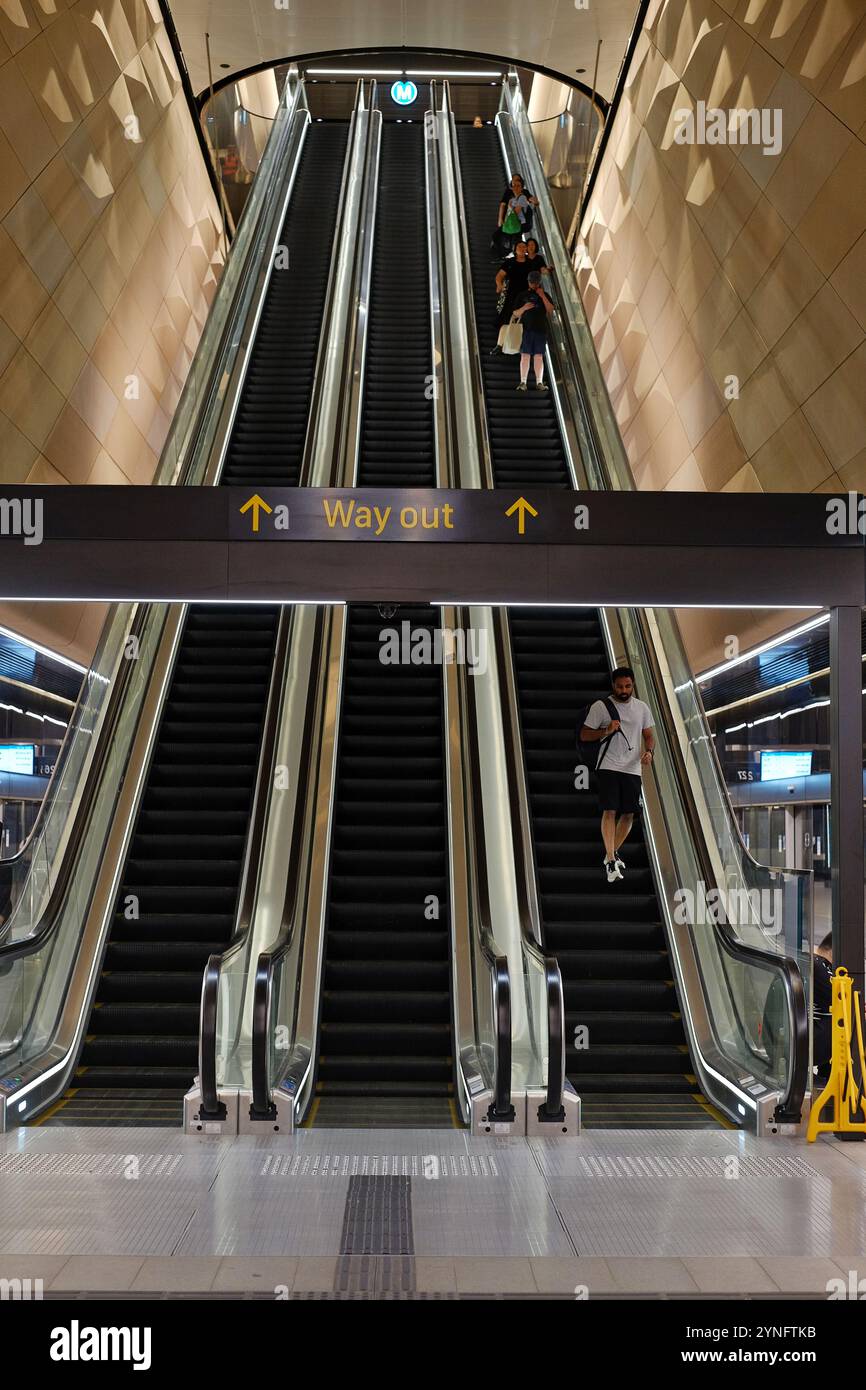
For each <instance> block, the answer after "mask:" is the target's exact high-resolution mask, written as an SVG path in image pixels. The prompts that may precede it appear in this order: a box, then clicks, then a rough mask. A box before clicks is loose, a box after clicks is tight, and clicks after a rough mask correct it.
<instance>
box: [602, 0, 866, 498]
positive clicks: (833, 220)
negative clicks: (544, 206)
mask: <svg viewBox="0 0 866 1390" xmlns="http://www.w3.org/2000/svg"><path fill="white" fill-rule="evenodd" d="M701 100H703V101H704V102H705V103H706V105H707V107H719V108H722V109H724V110H726V111H729V110H730V109H732V108H751V107H758V108H760V107H767V108H770V109H778V110H780V111H781V112H782V147H781V152H780V153H779V154H778V155H776V156H773V155H765V154H763V153H762V151H761V150H760V149H757V148H755V147H754V146H751V145H744V144H736V145H734V144H719V145H709V144H705V145H697V144H695V145H689V144H678V143H676V142H675V141H674V139H673V133H674V129H675V125H676V118H675V113H676V112H677V111H680V110H683V109H686V108H690V109H692V110H695V108H696V104H697V103H698V102H699V101H701ZM576 265H577V269H578V278H579V283H580V286H581V289H582V292H583V296H584V300H585V303H586V306H587V312H588V314H589V317H590V321H591V325H592V330H593V334H594V336H595V341H596V344H597V347H598V351H599V355H600V358H601V361H602V365H603V369H604V372H605V377H606V380H607V383H608V387H609V390H610V392H611V395H612V399H613V403H614V406H615V409H616V414H617V418H618V420H619V424H620V428H621V430H622V433H623V438H624V440H625V444H626V447H627V449H628V455H629V459H630V461H631V465H632V469H633V472H634V477H635V480H636V482H637V484H638V486H639V487H642V488H649V489H665V488H679V489H687V490H707V491H711V492H713V491H728V490H730V491H737V492H744V491H765V492H780V491H781V492H798V491H805V492H814V491H817V492H835V491H837V490H844V489H847V488H849V487H850V488H861V489H863V488H866V390H864V382H866V8H864V3H863V0H719V3H714V0H655V3H653V4H652V5H651V7H650V10H649V12H648V15H647V21H646V26H645V29H644V32H643V34H642V35H641V38H640V41H639V45H638V48H637V51H636V54H635V57H634V61H633V63H632V67H631V71H630V76H629V80H628V86H627V88H626V90H625V92H624V95H623V100H622V103H621V106H620V109H619V112H618V114H617V117H616V120H615V124H614V127H613V129H612V133H611V138H610V141H609V143H608V146H607V150H606V153H605V158H604V163H603V165H602V167H601V170H600V173H599V177H598V180H597V182H596V186H595V189H594V191H593V196H592V199H591V203H590V205H589V207H588V209H587V214H586V216H585V219H584V223H583V226H582V237H581V242H580V245H579V247H578V254H577V260H576ZM731 376H736V377H737V378H738V379H739V399H727V398H726V395H725V388H726V379H727V378H729V377H731Z"/></svg>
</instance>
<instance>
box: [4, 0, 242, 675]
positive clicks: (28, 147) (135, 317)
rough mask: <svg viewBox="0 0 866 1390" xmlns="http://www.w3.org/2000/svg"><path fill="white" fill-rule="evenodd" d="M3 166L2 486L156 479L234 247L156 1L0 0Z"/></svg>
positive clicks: (67, 643)
mask: <svg viewBox="0 0 866 1390" xmlns="http://www.w3.org/2000/svg"><path fill="white" fill-rule="evenodd" d="M0 166H2V169H3V179H2V181H0V484H2V483H4V482H6V483H46V484H50V483H58V484H62V483H76V484H85V483H93V484H95V483H121V484H122V483H149V482H150V481H151V478H152V477H153V473H154V469H155V468H156V464H157V461H158V458H159V454H160V451H161V449H162V446H163V443H164V441H165V437H166V434H167V431H168V428H169V425H170V422H171V418H172V414H173V412H174V409H175V406H176V405H177V401H178V398H179V396H180V392H181V389H182V386H183V382H184V380H185V377H186V373H187V370H188V368H189V364H190V361H191V360H192V355H193V353H194V351H195V348H196V345H197V343H198V339H199V335H200V333H201V329H202V326H203V324H204V321H205V318H206V316H207V313H208V308H209V305H210V301H211V299H212V296H213V292H214V289H215V287H216V283H217V280H218V278H219V273H220V270H221V266H222V260H223V252H222V244H221V239H220V226H219V212H218V208H217V205H216V202H215V199H214V196H213V192H212V189H211V186H210V183H209V181H208V178H207V173H206V169H205V166H204V163H203V160H202V156H201V152H200V147H199V145H198V143H197V140H196V136H195V130H194V127H193V123H192V118H191V116H190V113H189V110H188V108H187V105H186V102H185V99H184V96H183V91H182V88H181V83H180V78H179V75H178V71H177V67H176V65H175V62H174V57H173V54H172V51H171V46H170V44H169V42H168V38H167V35H166V32H165V28H164V26H163V24H162V21H161V17H160V12H159V6H158V5H157V3H156V0H71V3H70V0H0ZM14 613H17V615H18V619H19V621H18V627H19V630H22V631H32V635H34V636H36V635H37V632H36V625H38V629H39V636H40V640H42V641H50V640H51V632H52V631H53V632H54V635H55V639H56V642H57V645H58V646H60V647H62V648H63V649H64V650H69V651H70V652H72V653H73V654H75V652H76V651H78V652H79V653H80V654H83V655H86V654H87V651H86V648H87V644H88V643H89V642H90V640H91V639H92V636H93V632H94V626H93V623H92V621H90V620H88V621H84V620H83V618H82V617H81V615H80V614H72V613H69V612H67V613H66V614H65V616H64V617H63V618H62V621H61V618H60V617H59V615H58V614H59V610H57V609H55V608H53V607H48V608H44V609H43V610H42V612H41V614H40V615H38V616H36V615H33V617H32V618H31V617H30V616H29V615H28V613H27V612H26V610H24V611H22V609H21V606H19V605H15V606H12V607H11V608H10V606H8V605H7V606H6V607H5V608H4V621H6V622H7V623H10V624H11V625H13V626H14V625H15V624H14V623H13V615H14ZM46 622H47V623H48V624H49V630H48V631H46Z"/></svg>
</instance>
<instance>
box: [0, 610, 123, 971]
mask: <svg viewBox="0 0 866 1390" xmlns="http://www.w3.org/2000/svg"><path fill="white" fill-rule="evenodd" d="M148 611H149V610H148V606H147V605H146V604H139V605H138V609H137V612H136V613H135V616H134V618H133V620H132V623H131V625H130V630H129V636H128V637H127V639H126V640H127V642H128V641H129V639H130V638H136V639H137V638H139V637H140V636H141V633H142V631H143V628H144V624H145V622H146V620H147V615H148ZM135 666H136V664H135V662H134V661H124V662H123V665H122V667H121V670H120V672H119V673H118V675H117V676H116V678H115V681H114V687H113V689H112V691H111V694H110V695H109V703H108V709H107V711H106V714H105V720H104V724H103V727H102V730H101V732H100V736H99V740H98V742H97V746H96V751H95V753H94V755H93V758H92V760H91V763H90V766H89V768H88V770H87V775H86V778H85V783H84V790H83V792H82V795H81V797H80V799H79V802H78V806H77V808H76V811H75V820H74V822H73V827H72V831H71V833H70V835H69V838H68V840H67V842H66V845H65V847H64V850H63V857H62V859H61V861H60V869H59V871H58V874H57V878H56V880H55V882H54V884H53V886H52V888H51V893H50V896H49V899H48V904H47V906H46V908H45V911H44V912H43V914H42V916H41V917H40V919H39V922H38V924H37V926H36V928H35V930H34V931H32V932H31V933H30V934H29V935H28V936H26V937H21V938H19V939H18V940H15V941H6V942H4V943H2V944H0V969H2V968H3V967H4V966H8V965H9V963H10V962H11V961H14V960H18V959H20V958H21V957H22V956H28V955H31V954H32V953H33V952H34V951H38V950H40V949H41V947H42V946H43V945H44V944H45V942H46V940H47V939H48V937H49V936H51V934H52V933H53V931H54V929H55V927H56V925H57V920H58V918H59V916H60V911H61V908H62V906H63V904H64V902H65V901H66V893H67V890H68V887H69V882H70V879H71V877H72V871H73V868H74V866H75V863H76V861H77V858H78V855H79V853H80V851H81V846H82V843H83V841H84V837H85V834H86V830H87V826H88V824H89V821H90V813H91V811H92V809H93V805H94V802H95V800H96V797H97V794H98V792H99V789H100V786H101V781H102V773H103V770H104V768H105V764H106V762H107V760H108V757H109V754H110V753H111V750H112V748H113V745H114V733H115V731H116V729H117V726H118V723H119V721H120V718H121V714H122V712H123V707H124V704H125V699H126V692H127V689H128V687H129V682H130V680H131V678H132V675H133V672H134V671H135ZM43 805H45V803H44V802H43ZM31 838H32V837H31ZM7 862H10V861H7ZM10 920H11V918H10Z"/></svg>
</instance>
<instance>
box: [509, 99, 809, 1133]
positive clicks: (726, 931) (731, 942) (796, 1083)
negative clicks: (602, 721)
mask: <svg viewBox="0 0 866 1390" xmlns="http://www.w3.org/2000/svg"><path fill="white" fill-rule="evenodd" d="M511 97H512V87H511V85H510V84H509V81H508V79H507V78H506V79H504V81H503V100H504V102H505V103H506V104H508V103H509V100H510V98H511ZM503 119H504V120H506V121H507V122H508V123H509V125H510V127H511V130H512V135H513V138H514V140H515V142H516V144H517V145H518V147H519V148H520V150H521V151H522V153H523V154H524V155H525V156H527V155H529V156H530V157H529V164H532V159H531V152H529V151H527V148H526V144H525V142H524V140H523V136H522V132H521V130H520V128H519V126H518V123H517V122H516V121H515V120H514V117H513V116H512V114H511V112H510V111H509V110H507V109H503V110H500V112H499V114H498V116H497V121H499V122H501V121H503ZM536 160H537V151H536ZM524 162H525V161H524ZM536 182H537V183H538V190H537V193H536V197H538V199H539V206H538V207H537V208H536V219H537V220H538V222H540V226H541V229H542V231H543V232H544V233H546V236H545V237H544V241H543V243H542V244H543V245H546V246H548V247H549V244H550V235H551V232H550V228H549V227H548V221H550V223H551V226H553V227H554V228H555V227H556V226H557V225H558V224H557V223H556V219H555V213H553V211H552V203H551V201H550V197H549V193H548V190H547V187H546V184H545V182H544V179H543V177H542V179H541V180H540V181H538V180H536ZM545 214H546V215H545ZM538 240H539V241H540V242H541V241H542V237H540V236H539V238H538ZM553 276H554V283H555V284H556V283H558V277H557V269H556V265H555V264H554V267H553ZM557 302H558V303H559V304H564V303H565V302H566V297H565V296H564V295H561V294H560V295H558V296H557ZM560 318H561V319H562V320H564V323H565V326H566V329H567V330H568V333H569V337H570V338H571V340H572V352H571V353H570V354H569V355H570V358H571V361H570V363H569V364H568V366H569V367H570V368H571V370H573V371H574V373H575V375H577V373H578V365H577V364H579V363H581V355H580V352H579V351H578V350H577V344H576V340H575V338H574V334H573V327H574V326H573V325H572V323H571V316H570V315H568V314H563V315H560ZM562 365H566V364H562ZM598 377H599V382H598V384H597V392H604V391H606V388H605V385H604V380H603V377H602V375H601V368H600V367H598ZM580 394H581V398H582V399H583V400H585V401H586V402H587V403H588V409H587V412H586V421H585V423H586V425H587V427H588V431H589V436H590V442H591V444H592V446H593V452H594V455H595V459H594V461H595V463H596V466H597V468H598V469H599V472H600V474H601V476H602V477H603V478H604V480H605V481H606V482H610V478H609V476H608V471H607V467H606V461H605V457H604V451H603V449H601V447H600V445H599V437H598V431H597V429H596V407H595V404H594V400H595V394H594V393H593V392H592V391H590V390H588V389H587V390H585V391H583V392H581V393H580ZM629 478H630V471H629ZM631 485H632V487H633V486H634V482H633V479H632V480H631ZM636 614H637V622H638V628H639V631H640V634H641V640H642V644H643V648H644V655H645V658H646V659H647V662H648V664H649V665H650V667H651V669H652V670H653V679H654V682H655V683H656V688H657V690H659V691H663V690H664V689H665V685H664V683H663V681H662V677H661V671H660V669H659V666H658V661H657V658H656V656H655V651H654V647H653V643H652V640H651V638H650V635H649V631H648V624H647V619H646V615H645V614H644V612H643V611H642V610H640V609H638V610H636ZM658 682H661V684H658ZM695 694H696V695H697V697H698V704H699V710H700V712H701V714H703V705H702V702H701V701H700V692H699V691H698V690H697V689H696V690H695ZM657 703H658V705H659V708H660V710H661V713H662V718H663V720H664V721H665V727H666V730H667V732H668V737H669V741H670V746H671V748H672V750H673V753H674V762H675V764H676V767H675V772H676V775H677V782H678V785H679V787H680V800H681V802H682V805H683V807H684V809H685V812H686V815H687V817H688V819H689V824H690V828H691V830H692V839H693V843H694V847H695V850H696V852H697V854H698V857H699V860H700V862H701V867H702V872H703V873H705V874H706V875H707V877H706V880H705V881H706V882H707V883H713V882H715V880H716V877H717V875H716V872H715V869H714V866H713V865H712V861H711V857H710V855H709V852H708V849H707V846H706V843H705V833H704V828H703V826H701V824H700V820H699V817H698V814H697V808H696V806H695V804H694V802H693V798H692V797H691V796H690V795H689V786H690V784H689V779H688V769H687V767H686V765H685V761H684V759H683V756H682V749H681V745H680V742H679V739H678V737H677V736H676V729H675V727H674V721H673V714H672V711H671V710H670V708H669V706H668V702H667V701H666V700H659V701H658V702H657ZM703 717H704V719H705V718H706V716H705V715H703ZM709 747H710V749H711V756H712V757H713V759H714V760H715V767H716V770H717V775H718V779H719V782H720V785H721V787H722V788H724V790H725V794H726V795H727V788H726V787H725V783H724V778H723V777H722V776H721V769H720V766H719V764H718V755H717V753H716V749H715V746H714V745H713V744H712V742H711V741H710V743H709ZM727 807H728V812H729V816H730V822H731V829H732V831H733V833H734V835H735V837H736V840H737V841H738V844H739V846H740V847H741V849H742V851H743V857H744V858H746V859H747V860H748V861H749V862H750V863H751V864H752V865H753V866H754V867H755V869H756V871H757V872H761V873H765V874H767V875H769V876H772V877H776V876H778V875H780V874H781V873H782V871H781V870H774V869H772V868H769V867H766V866H763V865H760V864H758V862H757V861H756V860H755V859H754V857H753V856H752V855H751V854H750V853H749V851H748V850H747V849H746V846H745V844H744V843H743V839H742V832H741V830H740V827H739V824H738V822H737V820H736V817H735V816H734V815H733V809H732V807H731V802H730V797H729V796H727ZM784 872H786V873H787V872H788V871H787V870H785V871H784ZM790 872H791V873H792V875H798V876H802V877H803V878H806V879H809V878H811V877H812V874H811V871H810V870H807V869H798V870H791V871H790ZM712 927H713V931H714V934H715V936H716V939H717V940H718V942H719V944H720V946H721V947H722V949H723V950H724V951H725V953H726V954H727V955H728V956H730V957H731V958H733V959H735V960H738V961H740V962H741V963H743V964H748V965H759V966H761V967H762V968H765V969H769V970H772V971H774V972H775V973H776V974H777V975H779V977H780V978H781V979H782V982H783V987H784V990H785V998H786V1004H787V1008H788V1015H789V1023H790V1027H791V1040H792V1057H791V1067H790V1077H789V1086H788V1091H787V1093H786V1096H785V1099H784V1101H783V1102H782V1105H781V1106H780V1107H779V1112H780V1114H781V1113H782V1112H784V1115H785V1117H786V1118H787V1117H788V1116H791V1115H794V1114H796V1115H797V1117H799V1113H800V1108H801V1105H802V1100H803V1097H804V1095H805V1091H806V1086H807V1082H808V1052H809V1019H808V1009H807V1006H806V997H805V990H804V987H803V978H802V975H801V973H800V970H799V968H798V966H797V964H796V962H795V961H794V960H793V959H791V958H790V957H788V956H781V955H780V954H779V953H777V952H774V951H769V950H763V949H761V948H760V947H757V946H753V945H750V944H748V943H746V942H744V941H742V940H740V938H739V937H738V936H737V935H736V933H735V932H734V931H733V929H732V926H731V924H730V923H728V922H725V923H719V922H717V921H715V920H713V922H712Z"/></svg>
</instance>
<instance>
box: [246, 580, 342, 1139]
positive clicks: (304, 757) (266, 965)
mask: <svg viewBox="0 0 866 1390" xmlns="http://www.w3.org/2000/svg"><path fill="white" fill-rule="evenodd" d="M324 638H325V609H324V608H322V607H321V606H320V607H318V608H317V609H316V624H315V630H314V636H313V643H312V653H311V659H310V673H311V674H310V679H309V681H308V682H307V698H306V702H305V705H304V723H303V732H302V735H301V747H300V754H299V758H298V767H299V768H300V769H306V770H307V772H308V782H307V797H306V798H305V799H304V801H303V803H302V804H301V805H299V806H298V807H296V809H295V816H294V820H293V824H292V842H291V846H290V849H289V861H288V873H287V876H286V892H285V896H284V899H283V907H282V911H281V914H280V928H279V931H278V933H277V937H276V940H275V941H274V943H273V944H272V945H271V946H269V947H268V949H267V950H266V951H261V952H260V953H259V956H258V959H257V961H256V973H255V982H254V985H253V1017H252V1091H253V1101H252V1105H253V1111H254V1112H255V1114H257V1115H267V1114H269V1113H270V1111H271V1091H270V1075H269V1072H270V1068H269V1066H268V1040H269V1038H270V1035H271V1028H270V1022H271V1006H272V1000H273V987H274V975H275V972H276V970H277V967H278V966H279V965H280V963H281V962H282V961H283V960H284V959H285V958H286V956H287V955H288V953H289V951H290V949H291V947H292V945H293V943H294V937H295V932H296V931H297V930H298V921H299V917H300V915H301V914H300V911H299V909H300V905H301V902H300V898H301V886H302V883H303V882H305V879H304V877H303V875H302V860H303V845H304V837H305V832H306V826H307V808H308V805H309V801H310V797H311V796H312V795H313V793H314V783H315V778H314V777H313V776H312V753H313V737H314V731H315V727H316V723H317V718H316V716H317V711H318V705H319V695H320V682H319V680H317V679H315V676H314V673H316V672H318V671H319V670H320V668H321V664H322V654H323V644H324Z"/></svg>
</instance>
